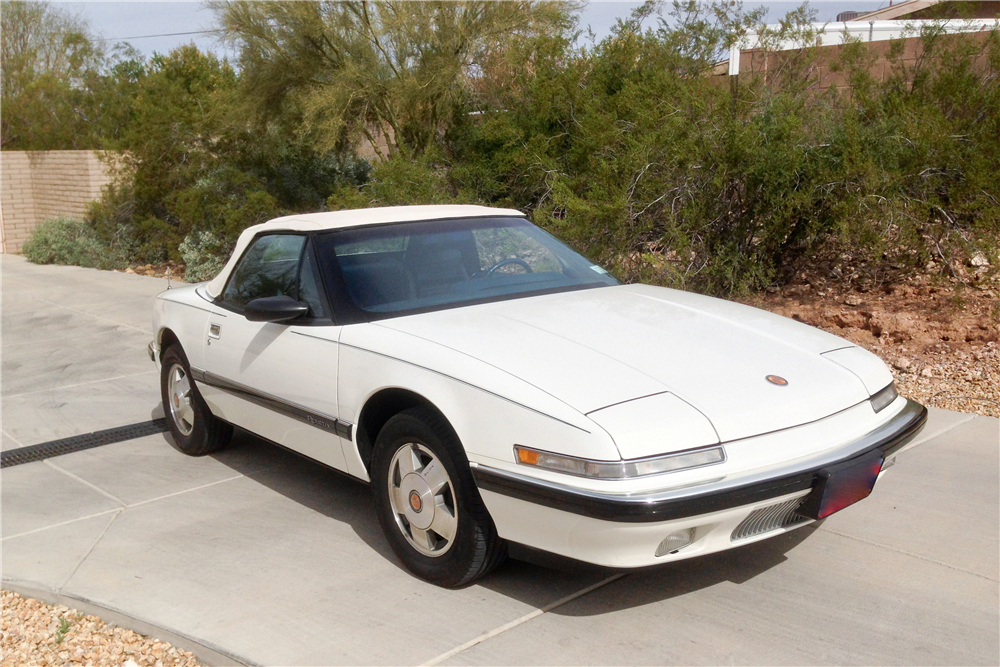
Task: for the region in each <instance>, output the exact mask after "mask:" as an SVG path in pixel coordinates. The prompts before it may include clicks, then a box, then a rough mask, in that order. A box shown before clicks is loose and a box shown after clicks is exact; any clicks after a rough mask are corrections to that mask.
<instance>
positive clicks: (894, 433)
mask: <svg viewBox="0 0 1000 667" xmlns="http://www.w3.org/2000/svg"><path fill="white" fill-rule="evenodd" d="M926 421H927V408H925V407H923V406H922V405H920V404H919V403H916V402H914V401H911V400H909V399H907V403H906V407H904V408H903V409H902V410H901V411H900V412H899V414H898V415H896V416H895V417H893V418H892V419H891V420H889V421H888V422H886V423H885V424H883V425H882V426H879V427H878V428H876V429H874V430H873V431H871V432H870V433H868V434H866V435H864V436H862V437H861V438H858V439H857V440H855V441H853V442H851V443H848V444H846V445H844V446H842V447H838V448H837V449H835V450H832V451H830V452H827V453H825V454H823V455H821V456H818V457H816V458H814V459H812V460H811V461H808V462H807V463H802V462H799V463H796V464H794V465H788V466H785V467H783V468H779V469H777V470H768V471H766V472H759V473H755V474H749V475H743V476H739V477H732V476H726V477H723V478H718V479H712V480H706V481H704V482H701V483H699V484H697V485H687V486H684V487H678V488H673V489H668V490H664V491H659V492H654V493H641V494H631V493H613V492H600V491H592V490H589V489H580V488H577V487H573V486H569V485H566V484H560V483H556V482H550V481H547V480H541V479H537V478H534V477H529V476H527V475H521V474H518V473H513V472H510V471H507V470H500V469H497V468H491V467H488V466H484V465H479V464H473V465H472V475H473V477H474V479H475V480H476V484H477V485H478V486H479V488H480V489H483V490H486V491H492V492H494V493H499V494H501V495H506V496H511V497H514V498H519V499H521V500H526V501H529V502H534V503H537V504H539V505H544V506H547V507H553V508H555V509H559V510H563V511H565V512H570V513H573V514H579V515H582V516H589V517H593V518H597V519H604V520H608V521H620V522H654V521H669V520H673V519H680V518H684V517H689V516H697V515H699V514H707V513H709V512H717V511H720V510H724V509H731V508H734V507H740V506H742V505H749V504H751V503H756V502H760V501H762V500H768V499H770V498H776V497H778V496H782V495H786V494H789V493H794V492H796V491H802V490H806V489H809V488H812V486H813V483H814V481H815V476H816V474H817V473H818V472H819V471H820V470H821V469H822V468H824V467H826V466H829V465H832V464H834V463H841V462H844V461H848V460H851V459H854V458H856V457H858V456H864V455H866V454H868V453H870V452H871V451H873V450H875V449H879V450H881V451H882V454H883V456H884V457H889V456H890V455H891V454H892V453H893V452H895V451H897V450H898V449H899V448H901V447H902V446H903V445H905V444H906V443H907V442H909V441H910V440H912V439H913V437H914V436H916V435H917V433H918V432H919V431H920V430H921V429H922V428H923V426H924V424H925V423H926Z"/></svg>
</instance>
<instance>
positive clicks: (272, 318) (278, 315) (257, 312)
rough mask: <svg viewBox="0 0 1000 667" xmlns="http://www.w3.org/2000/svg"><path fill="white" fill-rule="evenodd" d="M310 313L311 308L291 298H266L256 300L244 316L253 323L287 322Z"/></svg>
mask: <svg viewBox="0 0 1000 667" xmlns="http://www.w3.org/2000/svg"><path fill="white" fill-rule="evenodd" d="M308 312H309V306H307V305H305V304H304V303H299V302H298V301H296V300H295V299H293V298H292V297H290V296H266V297H264V298H261V299H254V300H253V301H251V302H250V303H248V304H247V305H246V307H245V308H244V309H243V315H244V316H245V317H246V318H247V319H248V320H250V321H251V322H286V321H288V320H294V319H295V318H297V317H302V316H303V315H305V314H306V313H308Z"/></svg>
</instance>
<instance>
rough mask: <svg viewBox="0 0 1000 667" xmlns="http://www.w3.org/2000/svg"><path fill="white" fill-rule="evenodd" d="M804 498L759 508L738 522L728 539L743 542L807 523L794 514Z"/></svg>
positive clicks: (803, 518) (804, 519)
mask: <svg viewBox="0 0 1000 667" xmlns="http://www.w3.org/2000/svg"><path fill="white" fill-rule="evenodd" d="M803 500H804V498H792V499H791V500H786V501H785V502H783V503H778V504H776V505H768V506H767V507H760V508H758V509H755V510H754V511H753V512H750V515H749V516H748V517H747V518H745V519H743V521H741V522H740V525H738V526H736V529H735V530H733V534H732V535H731V536H730V537H729V539H730V540H731V541H733V542H738V541H739V540H745V539H747V538H748V537H753V536H755V535H763V534H764V533H769V532H771V531H772V530H777V529H779V528H787V527H788V526H794V525H795V524H797V523H802V522H803V521H808V520H809V519H807V518H806V517H804V516H801V515H799V514H796V513H795V510H797V509H798V508H799V505H801V504H802V501H803Z"/></svg>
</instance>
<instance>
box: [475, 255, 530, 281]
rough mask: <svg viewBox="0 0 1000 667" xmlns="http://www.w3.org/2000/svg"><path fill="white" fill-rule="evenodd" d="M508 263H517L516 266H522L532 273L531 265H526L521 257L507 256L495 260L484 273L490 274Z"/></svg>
mask: <svg viewBox="0 0 1000 667" xmlns="http://www.w3.org/2000/svg"><path fill="white" fill-rule="evenodd" d="M508 264H517V265H518V266H521V267H524V270H525V271H527V272H528V273H534V271H532V270H531V267H530V266H528V263H527V262H526V261H524V260H523V259H518V258H517V257H508V258H507V259H501V260H500V261H499V262H497V263H496V264H494V265H493V266H491V267H490V268H489V269H487V270H486V275H487V276H492V275H493V274H494V273H496V271H497V269H499V268H500V267H503V266H507V265H508Z"/></svg>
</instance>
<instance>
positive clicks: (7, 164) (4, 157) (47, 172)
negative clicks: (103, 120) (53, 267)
mask: <svg viewBox="0 0 1000 667" xmlns="http://www.w3.org/2000/svg"><path fill="white" fill-rule="evenodd" d="M98 156H99V154H98V153H97V151H2V152H0V226H2V231H3V252H10V253H20V252H21V245H22V244H23V243H24V241H26V240H27V239H28V237H29V236H30V235H31V230H32V229H34V228H35V226H36V225H37V224H38V223H40V222H42V221H43V220H46V219H48V218H55V217H59V216H65V217H71V218H81V217H83V214H84V211H85V210H86V207H87V204H88V203H89V202H91V201H93V200H95V199H98V198H99V197H100V196H101V188H102V187H104V185H106V184H107V183H108V181H110V180H111V178H110V174H109V173H108V169H107V167H106V166H105V164H104V163H103V162H102V161H101V160H100V158H99V157H98Z"/></svg>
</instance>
